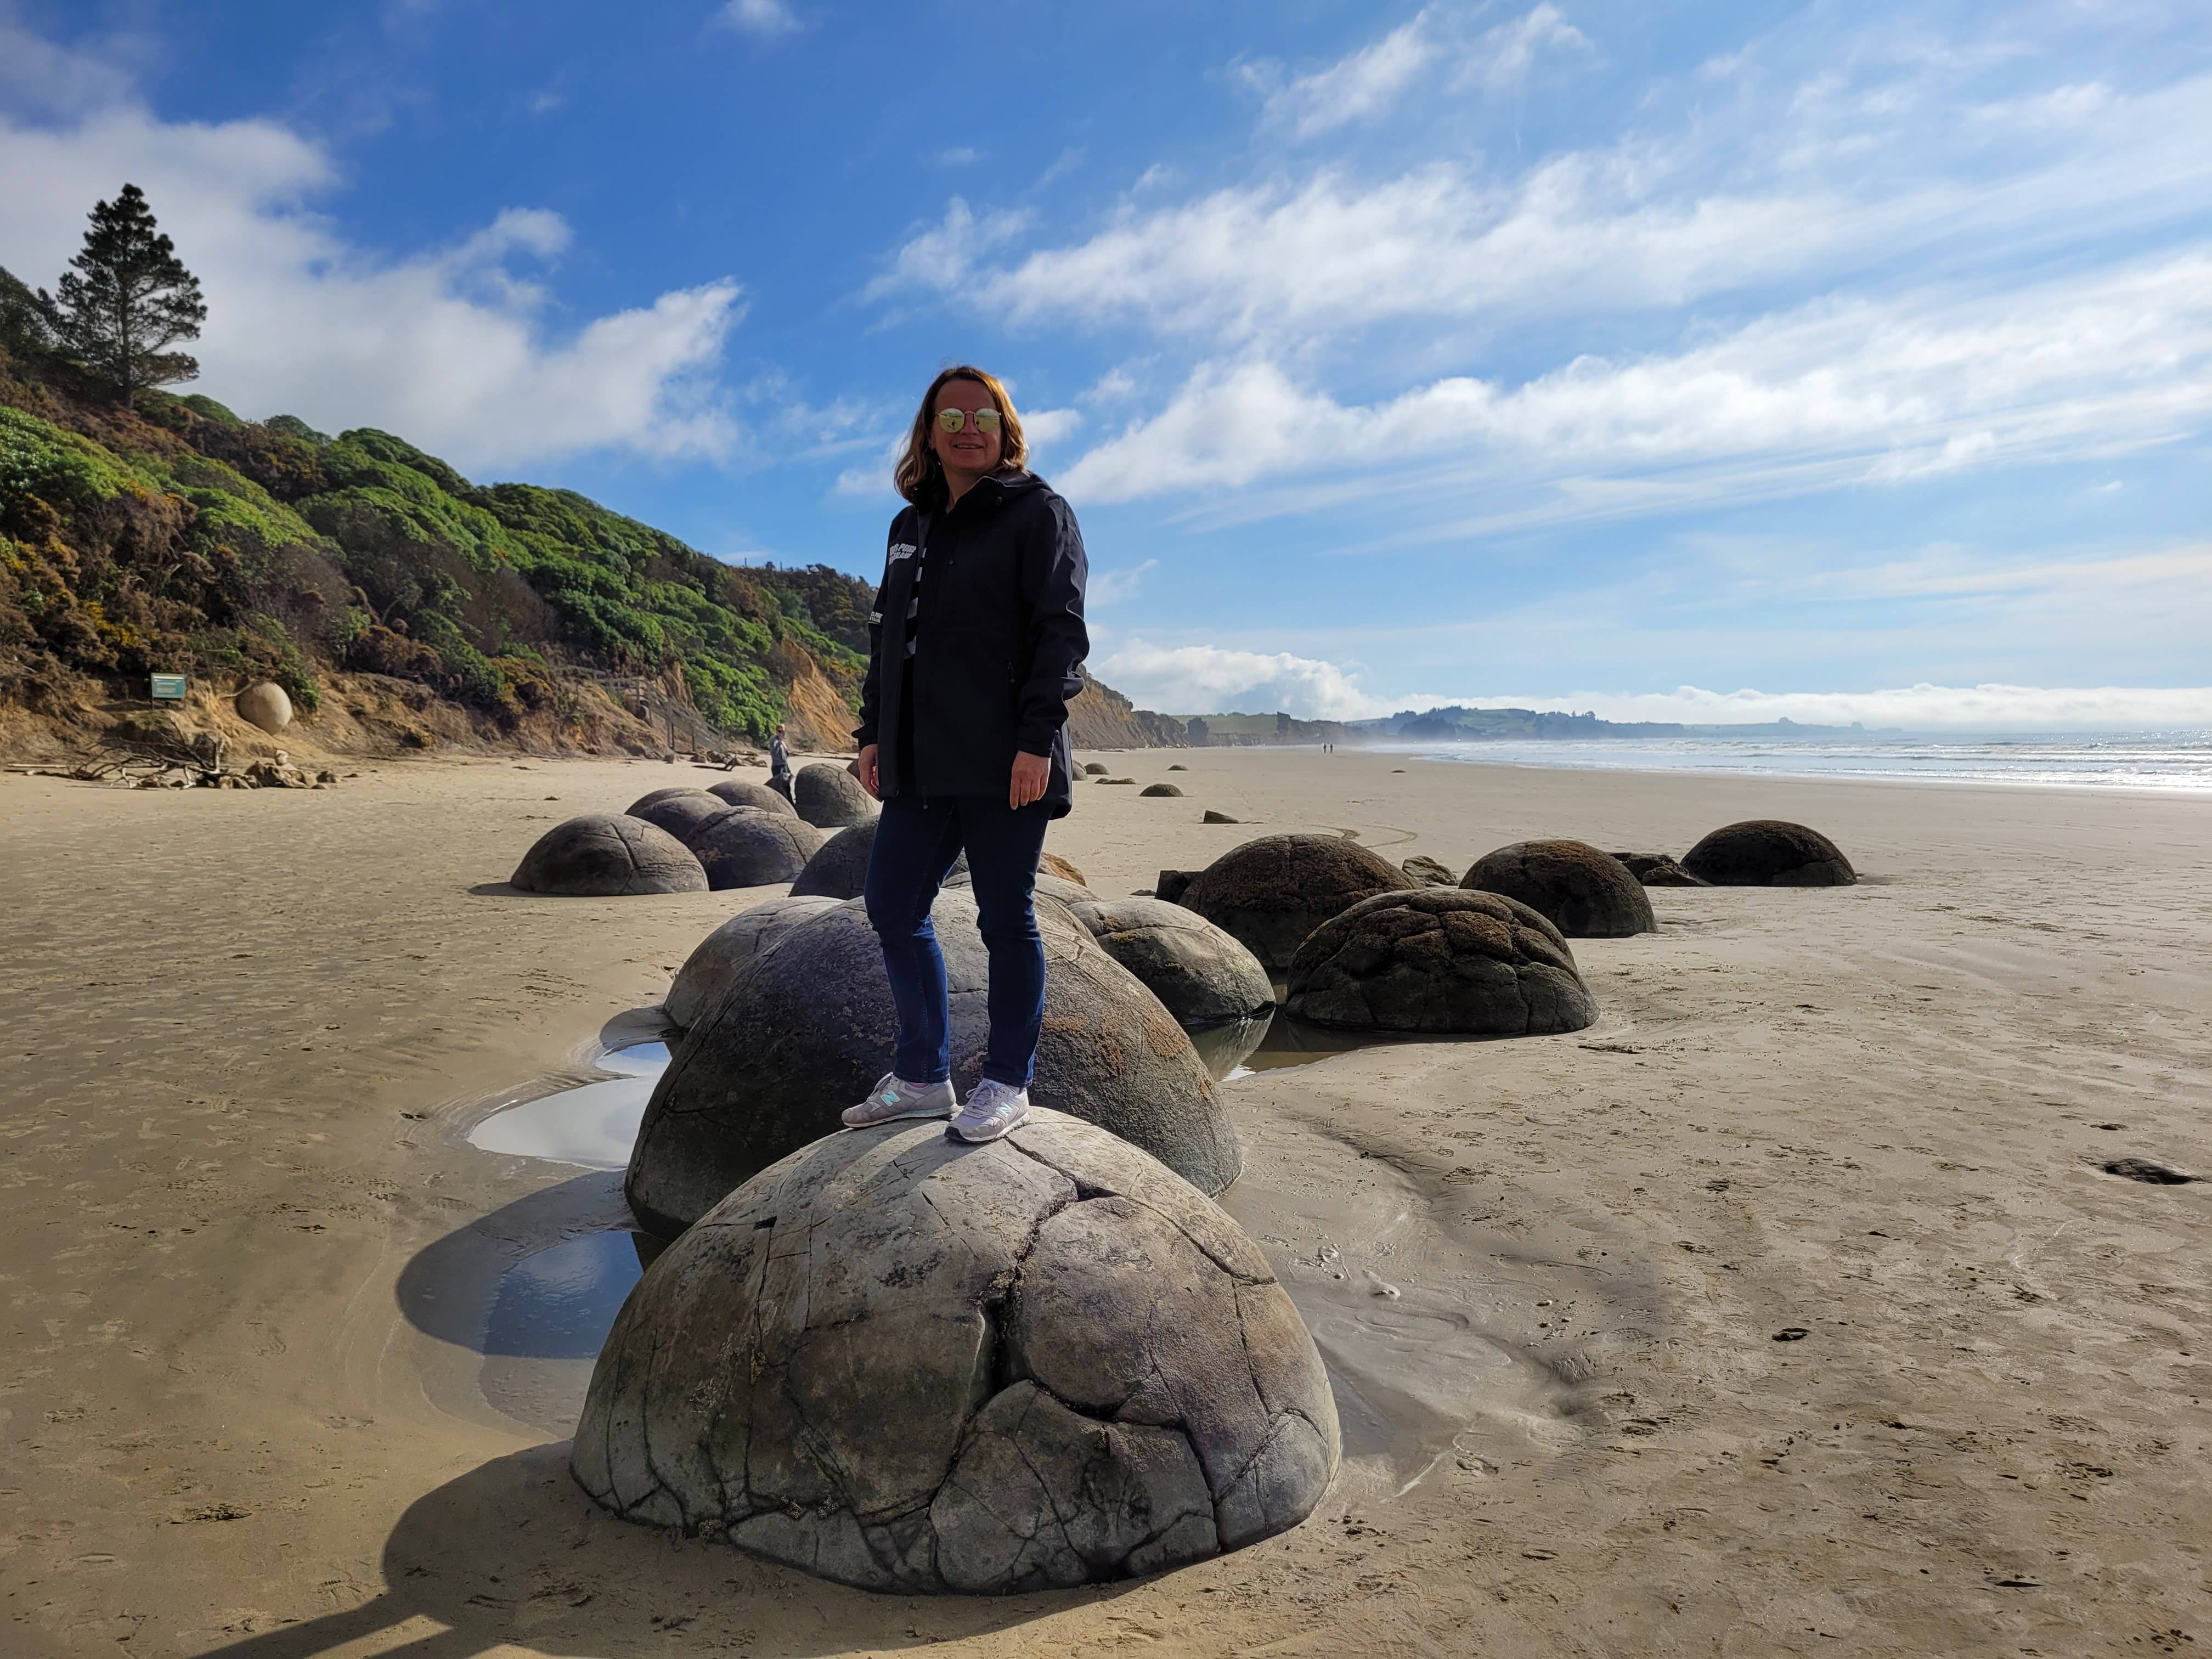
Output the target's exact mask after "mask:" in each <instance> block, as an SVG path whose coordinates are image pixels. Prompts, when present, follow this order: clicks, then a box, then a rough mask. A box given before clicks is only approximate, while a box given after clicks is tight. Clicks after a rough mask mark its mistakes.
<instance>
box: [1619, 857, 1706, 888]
mask: <svg viewBox="0 0 2212 1659" xmlns="http://www.w3.org/2000/svg"><path fill="white" fill-rule="evenodd" d="M1613 857H1615V858H1617V859H1619V860H1620V862H1621V864H1622V865H1623V866H1625V867H1626V869H1627V871H1628V873H1629V874H1630V875H1632V876H1633V877H1635V878H1636V879H1637V880H1638V881H1639V882H1641V883H1643V884H1644V885H1645V886H1646V887H1710V886H1711V885H1712V883H1711V882H1709V881H1699V879H1698V878H1696V877H1695V876H1693V875H1692V874H1691V873H1690V872H1688V871H1687V870H1685V869H1684V868H1683V867H1682V866H1680V864H1677V863H1676V862H1675V861H1674V857H1673V855H1672V854H1667V853H1615V854H1613Z"/></svg>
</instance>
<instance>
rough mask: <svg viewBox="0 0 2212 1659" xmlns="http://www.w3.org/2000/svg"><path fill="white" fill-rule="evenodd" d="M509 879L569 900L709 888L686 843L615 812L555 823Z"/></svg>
mask: <svg viewBox="0 0 2212 1659" xmlns="http://www.w3.org/2000/svg"><path fill="white" fill-rule="evenodd" d="M508 881H509V884H510V885H512V886H513V888H514V889H515V890H517V891H519V892H524V893H554V894H558V895H560V896H562V897H564V898H612V897H617V896H625V895H629V894H633V893H703V892H705V891H706V890H707V872H706V871H704V870H703V869H702V868H701V867H700V865H699V860H697V859H696V858H694V857H693V856H692V855H691V852H690V848H687V847H685V846H684V843H683V842H680V841H678V840H677V839H676V837H675V836H671V835H670V834H669V833H668V832H667V831H666V830H665V829H654V828H653V826H652V825H651V824H649V823H646V822H644V821H643V820H642V819H640V818H633V817H627V816H618V815H617V814H615V813H612V812H592V813H587V814H586V816H584V817H580V818H570V819H569V820H568V822H567V823H556V824H555V825H554V826H553V828H551V829H548V830H547V831H546V832H545V833H544V835H542V836H539V837H538V840H537V842H535V843H534V844H533V845H532V847H531V849H530V850H529V851H528V852H527V853H525V854H523V855H522V862H521V863H520V864H518V865H517V866H515V867H514V874H513V876H511V877H510V878H508Z"/></svg>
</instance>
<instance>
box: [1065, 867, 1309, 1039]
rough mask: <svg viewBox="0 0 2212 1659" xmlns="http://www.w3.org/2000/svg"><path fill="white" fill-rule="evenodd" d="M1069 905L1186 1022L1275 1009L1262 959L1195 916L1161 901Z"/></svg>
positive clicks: (1093, 934)
mask: <svg viewBox="0 0 2212 1659" xmlns="http://www.w3.org/2000/svg"><path fill="white" fill-rule="evenodd" d="M1068 908H1070V909H1071V910H1072V911H1073V913H1074V915H1075V919H1076V920H1077V921H1079V922H1081V923H1082V924H1083V925H1084V926H1085V927H1087V928H1089V929H1090V930H1091V937H1092V938H1093V939H1097V941H1098V942H1099V944H1101V945H1103V946H1105V948H1106V954H1107V955H1109V956H1110V957H1113V958H1114V960H1115V961H1116V962H1118V963H1121V965H1122V966H1123V967H1124V968H1127V969H1128V970H1129V971H1130V972H1131V973H1133V974H1134V975H1136V976H1137V977H1138V978H1139V979H1140V980H1142V981H1144V982H1145V985H1146V988H1147V989H1149V990H1150V991H1151V992H1152V994H1153V995H1154V996H1156V997H1158V999H1159V1000H1160V1002H1161V1005H1162V1006H1164V1007H1165V1008H1166V1009H1167V1011H1168V1012H1170V1013H1171V1014H1173V1015H1174V1016H1175V1017H1176V1019H1177V1020H1179V1021H1180V1022H1182V1024H1185V1025H1212V1024H1217V1023H1218V1022H1220V1021H1222V1020H1228V1019H1246V1018H1250V1017H1251V1016H1252V1015H1254V1014H1260V1013H1272V1012H1274V1007H1275V991H1274V987H1273V986H1272V985H1270V984H1269V983H1268V982H1267V969H1265V968H1262V967H1261V965H1260V959H1259V958H1258V957H1255V956H1254V955H1253V954H1252V953H1251V952H1250V951H1248V950H1246V949H1245V948H1244V947H1243V945H1240V944H1238V943H1237V940H1236V939H1233V938H1231V936H1230V935H1229V934H1227V933H1224V932H1223V931H1222V930H1221V929H1220V928H1218V927H1215V926H1214V925H1213V924H1212V922H1210V921H1207V920H1206V918H1205V917H1204V916H1201V915H1199V914H1198V913H1197V912H1196V911H1194V910H1188V909H1185V908H1183V907H1182V905H1180V904H1170V903H1167V902H1165V901H1164V900H1161V899H1157V898H1123V899H1085V900H1082V901H1080V902H1077V903H1075V904H1073V905H1070V906H1069V907H1068Z"/></svg>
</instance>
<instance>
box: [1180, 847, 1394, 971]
mask: <svg viewBox="0 0 2212 1659" xmlns="http://www.w3.org/2000/svg"><path fill="white" fill-rule="evenodd" d="M1412 886H1413V878H1412V877H1411V876H1409V875H1407V873H1406V872H1404V871H1403V870H1401V869H1400V868H1399V867H1398V866H1396V865H1395V864H1392V863H1389V861H1387V860H1384V859H1382V858H1380V857H1378V856H1377V855H1376V854H1373V853H1370V852H1369V851H1368V850H1367V848H1364V847H1362V846H1361V845H1360V844H1359V843H1358V842H1356V841H1352V840H1350V839H1348V838H1346V837H1345V836H1261V837H1260V839H1259V840H1257V841H1248V842H1245V843H1244V844H1243V846H1242V847H1238V848H1232V849H1231V850H1230V851H1229V852H1226V853H1224V854H1222V855H1221V856H1220V857H1219V858H1218V859H1216V860H1214V861H1213V862H1212V863H1211V864H1209V865H1207V866H1206V868H1205V869H1203V870H1201V871H1200V872H1198V874H1197V875H1196V876H1195V877H1194V878H1192V880H1191V884H1190V885H1189V886H1188V887H1186V888H1185V889H1183V891H1182V897H1181V898H1180V899H1179V900H1178V901H1177V902H1179V903H1181V904H1182V905H1183V906H1185V907H1186V908H1189V909H1193V910H1195V911H1197V912H1198V914H1199V915H1201V916H1204V917H1205V918H1206V920H1207V921H1210V922H1212V924H1213V925H1214V926H1215V927H1221V928H1225V929H1226V930H1227V931H1228V932H1230V933H1233V934H1235V935H1236V936H1237V938H1238V939H1241V940H1243V944H1244V947H1245V948H1246V949H1247V950H1249V951H1251V953H1252V954H1253V955H1254V956H1255V957H1259V958H1260V962H1261V966H1262V967H1267V968H1282V967H1286V966H1288V965H1289V963H1290V960H1291V956H1292V955H1293V954H1294V953H1296V951H1297V948H1298V946H1299V945H1300V944H1302V943H1303V942H1304V939H1305V936H1306V935H1307V934H1308V933H1311V932H1313V930H1314V929H1315V928H1316V927H1320V926H1321V925H1322V923H1323V922H1324V921H1328V919H1329V918H1330V917H1331V916H1334V915H1338V914H1339V913H1340V912H1341V911H1343V910H1345V909H1346V908H1349V907H1350V906H1352V905H1354V904H1357V903H1358V902H1359V901H1360V900H1362V899H1364V898H1369V897H1371V896H1374V895H1375V894H1376V893H1391V892H1398V891H1401V890H1405V889H1407V888H1410V887H1412Z"/></svg>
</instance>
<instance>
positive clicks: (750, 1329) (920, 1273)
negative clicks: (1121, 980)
mask: <svg viewBox="0 0 2212 1659" xmlns="http://www.w3.org/2000/svg"><path fill="white" fill-rule="evenodd" d="M1339 1455H1340V1436H1339V1431H1338V1427H1337V1419H1336V1409H1335V1404H1334V1400H1333V1399H1332V1398H1331V1395H1330V1393H1329V1386H1328V1376H1327V1373H1326V1372H1325V1371H1324V1370H1323V1369H1322V1362H1321V1358H1320V1356H1319V1354H1318V1353H1316V1351H1315V1348H1314V1344H1313V1339H1312V1338H1311V1337H1310V1335H1309V1334H1307V1332H1306V1328H1305V1327H1304V1324H1303V1323H1302V1322H1300V1320H1299V1318H1298V1315H1297V1310H1296V1309H1295V1308H1294V1307H1292V1306H1291V1299H1290V1297H1289V1296H1288V1295H1287V1294H1286V1293H1285V1291H1284V1289H1283V1287H1282V1285H1280V1284H1279V1282H1277V1280H1276V1279H1275V1277H1274V1275H1273V1273H1272V1272H1271V1271H1270V1270H1269V1268H1268V1267H1267V1260H1266V1258H1265V1257H1264V1256H1262V1255H1261V1253H1260V1251H1259V1250H1258V1249H1257V1248H1256V1247H1255V1245H1254V1244H1253V1243H1252V1241H1251V1240H1250V1239H1249V1238H1248V1237H1246V1236H1245V1235H1244V1234H1243V1232H1242V1231H1240V1230H1239V1229H1238V1228H1237V1225H1236V1224H1235V1223H1234V1222H1233V1221H1231V1219H1230V1218H1228V1217H1227V1216H1225V1215H1224V1214H1223V1213H1222V1212H1221V1211H1220V1210H1218V1208H1216V1207H1215V1206H1213V1205H1212V1204H1210V1203H1208V1202H1207V1201H1206V1199H1204V1198H1203V1197H1201V1196H1200V1194H1198V1193H1196V1192H1195V1191H1194V1190H1193V1189H1192V1188H1190V1187H1189V1186H1188V1184H1186V1183H1185V1182H1182V1180H1180V1179H1178V1178H1177V1177H1176V1176H1175V1175H1173V1174H1172V1173H1170V1171H1169V1170H1165V1169H1163V1168H1162V1167H1161V1166H1160V1165H1159V1164H1157V1163H1155V1162H1154V1161H1153V1160H1152V1159H1151V1158H1147V1157H1146V1155H1145V1154H1144V1153H1142V1152H1139V1151H1137V1150H1136V1149H1135V1148H1133V1147H1132V1146H1127V1145H1125V1144H1124V1143H1122V1142H1121V1141H1120V1140H1117V1139H1115V1137H1114V1136H1112V1135H1110V1134H1109V1133H1105V1132H1104V1131H1103V1130H1101V1129H1098V1128H1096V1127H1092V1126H1091V1125H1090V1124H1087V1123H1083V1122H1080V1121H1077V1120H1075V1119H1073V1118H1069V1117H1066V1116H1063V1115H1060V1114H1059V1113H1057V1112H1051V1111H1040V1112H1037V1113H1036V1114H1034V1115H1032V1116H1031V1117H1030V1120H1029V1121H1027V1122H1026V1123H1024V1125H1023V1126H1022V1127H1019V1128H1018V1129H1016V1130H1015V1131H1014V1132H1013V1133H1012V1134H1010V1135H1008V1136H1007V1137H1006V1139H1003V1140H1000V1141H994V1142H992V1143H989V1144H987V1145H984V1146H965V1145H963V1144H961V1143H959V1142H957V1141H954V1140H951V1139H947V1138H946V1136H945V1132H944V1129H943V1127H942V1126H941V1125H939V1124H936V1123H926V1124H913V1123H894V1124H887V1125H884V1126H882V1127H877V1128H872V1129H859V1130H853V1131H849V1132H847V1133H842V1134H833V1135H830V1136H829V1137H828V1138H827V1139H821V1140H817V1141H815V1142H813V1143H812V1144H811V1145H809V1146H805V1147H804V1148H802V1149H801V1150H799V1151H798V1152H794V1153H793V1154H792V1155H791V1156H789V1157H787V1158H784V1159H783V1160H782V1161H781V1162H780V1163H778V1164H775V1165H774V1166H773V1167H771V1168H769V1169H768V1170H763V1172H761V1173H760V1174H759V1175H757V1176H755V1177H754V1178H753V1179H752V1180H750V1181H749V1182H746V1183H745V1184H744V1186H743V1187H741V1188H738V1190H737V1191H735V1192H733V1193H732V1194H729V1196H728V1197H727V1198H726V1199H724V1200H722V1201H721V1202H720V1203H719V1204H717V1205H716V1206H714V1209H713V1210H712V1211H711V1212H709V1213H708V1215H706V1216H705V1217H704V1218H702V1220H701V1221H700V1223H699V1225H697V1226H696V1227H694V1228H693V1229H692V1230H691V1231H690V1232H689V1233H688V1234H686V1235H685V1236H684V1237H683V1238H682V1239H680V1240H679V1241H678V1242H677V1243H675V1244H673V1245H671V1246H670V1248H669V1249H668V1250H667V1252H666V1253H665V1255H662V1256H661V1257H660V1259H659V1261H656V1262H654V1264H653V1267H651V1269H650V1270H648V1271H647V1273H646V1276H645V1278H644V1279H643V1280H642V1281H641V1282H640V1284H639V1285H638V1286H637V1288H636V1289H635V1291H632V1292H631V1294H630V1297H629V1301H628V1302H626V1303H625V1304H623V1310H622V1313H621V1316H619V1317H618V1318H617V1320H616V1322H615V1326H614V1329H613V1330H612V1332H611V1333H610V1334H609V1335H608V1337H607V1341H606V1346H605V1348H604V1349H603V1350H602V1351H601V1352H600V1355H599V1363H598V1364H597V1366H596V1367H595V1368H594V1370H593V1371H592V1385H591V1389H590V1392H589V1394H588V1395H587V1396H586V1401H585V1404H584V1411H583V1416H582V1419H581V1421H580V1423H579V1424H578V1425H577V1429H576V1437H575V1442H574V1450H573V1452H572V1454H571V1462H570V1468H571V1469H572V1471H573V1472H574V1475H575V1478H576V1480H577V1482H578V1484H579V1485H580V1486H582V1487H583V1489H584V1490H585V1492H587V1493H588V1494H589V1495H590V1496H591V1498H592V1500H593V1501H594V1502H596V1503H598V1504H600V1505H602V1506H603V1507H605V1508H606V1509H609V1510H613V1511H614V1512H615V1513H617V1514H618V1515H621V1516H624V1517H625V1518H627V1519H629V1520H633V1521H637V1522H644V1523H646V1524H647V1525H651V1526H659V1527H680V1528H684V1530H685V1531H686V1532H689V1533H691V1534H704V1535H707V1536H710V1537H716V1538H721V1539H726V1540H727V1541H729V1542H730V1543H732V1544H734V1545H736V1546H738V1547H739V1548H741V1549H744V1550H746V1551H749V1552H750V1553H754V1554H757V1555H762V1556H765V1557H768V1558H769V1559H772V1560H776V1561H782V1562H787V1563H788V1564H790V1565H793V1566H796V1567H799V1568H800V1569H802V1570H804V1571H808V1572H811V1573H815V1574H817V1575H819V1576H821V1577H825V1578H830V1579H834V1580H836V1581H838V1582H839V1583H847V1584H853V1585H857V1586H859V1587H860V1588H862V1589H872V1590H884V1591H896V1592H899V1593H902V1594H908V1595H912V1594H916V1593H922V1594H929V1593H937V1594H945V1593H951V1594H963V1595H1006V1594H1012V1593H1015V1592H1018V1591H1026V1590H1041V1589H1060V1588H1066V1587H1068V1586H1073V1585H1077V1584H1085V1583H1100V1582H1103V1581H1107V1580H1111V1579H1116V1578H1127V1577H1133V1576H1135V1575H1138V1574H1142V1573H1149V1572H1158V1571H1164V1570H1165V1569H1167V1568H1170V1567H1175V1566H1179V1565H1184V1564H1186V1563H1188V1562H1193V1561H1199V1560H1203V1559H1206V1558H1208V1557H1210V1556H1213V1555H1217V1554H1219V1553H1222V1552H1224V1551H1226V1550H1232V1549H1236V1548H1238V1547H1242V1546H1243V1545H1246V1544H1250V1543H1254V1542H1256V1541H1259V1540H1260V1539H1262V1538H1266V1537H1269V1536H1271V1535H1272V1534H1275V1533H1279V1532H1281V1531H1283V1530H1285V1529H1286V1528H1290V1527H1292V1526H1295V1525H1296V1524H1297V1522H1299V1521H1301V1520H1303V1519H1304V1517H1305V1516H1307V1515H1308V1514H1309V1513H1310V1512H1311V1510H1312V1509H1313V1507H1314V1505H1315V1504H1317V1503H1318V1502H1319V1501H1320V1500H1321V1498H1322V1493H1323V1492H1325V1491H1326V1490H1327V1488H1328V1483H1329V1480H1330V1477H1331V1476H1332V1474H1334V1471H1335V1468H1336V1465H1337V1462H1338V1458H1339Z"/></svg>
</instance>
